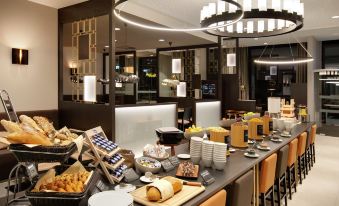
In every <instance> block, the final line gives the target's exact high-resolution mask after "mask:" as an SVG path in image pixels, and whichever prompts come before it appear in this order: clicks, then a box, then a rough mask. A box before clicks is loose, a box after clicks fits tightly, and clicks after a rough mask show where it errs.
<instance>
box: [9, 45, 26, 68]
mask: <svg viewBox="0 0 339 206" xmlns="http://www.w3.org/2000/svg"><path fill="white" fill-rule="evenodd" d="M12 64H22V65H28V50H26V49H16V48H12Z"/></svg>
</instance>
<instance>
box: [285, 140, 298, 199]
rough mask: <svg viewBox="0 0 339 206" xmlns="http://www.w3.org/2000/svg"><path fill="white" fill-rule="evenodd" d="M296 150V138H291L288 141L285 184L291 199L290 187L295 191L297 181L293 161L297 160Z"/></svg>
mask: <svg viewBox="0 0 339 206" xmlns="http://www.w3.org/2000/svg"><path fill="white" fill-rule="evenodd" d="M297 151H298V138H296V139H294V140H292V141H291V142H290V143H289V150H288V160H287V185H288V189H289V196H290V199H292V187H294V191H295V192H297V183H296V182H297V181H296V179H297V178H296V175H295V174H296V172H295V163H296V161H297Z"/></svg>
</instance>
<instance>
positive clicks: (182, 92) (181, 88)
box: [177, 82, 186, 97]
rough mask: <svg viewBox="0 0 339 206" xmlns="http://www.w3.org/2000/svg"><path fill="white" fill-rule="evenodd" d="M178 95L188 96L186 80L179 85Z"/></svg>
mask: <svg viewBox="0 0 339 206" xmlns="http://www.w3.org/2000/svg"><path fill="white" fill-rule="evenodd" d="M177 97H186V82H180V83H179V85H178V86H177Z"/></svg>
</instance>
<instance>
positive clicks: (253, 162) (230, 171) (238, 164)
mask: <svg viewBox="0 0 339 206" xmlns="http://www.w3.org/2000/svg"><path fill="white" fill-rule="evenodd" d="M312 124H313V123H302V124H298V125H297V126H296V127H295V128H294V129H293V130H292V132H291V137H289V138H283V137H282V139H283V142H280V143H274V142H272V141H269V140H265V141H266V142H267V143H268V144H269V147H271V150H270V151H261V150H257V149H256V151H257V153H258V154H259V155H260V157H259V158H256V159H252V158H248V157H245V156H244V151H245V150H244V149H238V150H237V151H236V152H234V153H232V154H231V155H230V157H229V158H228V159H227V164H226V167H225V169H224V170H223V171H217V170H214V169H211V168H206V169H207V170H208V171H209V172H210V173H211V175H212V176H213V177H214V178H215V179H216V181H215V182H214V183H213V184H211V185H209V186H207V187H206V190H205V191H204V192H203V193H201V194H200V195H198V196H196V197H195V198H193V199H191V200H190V201H188V202H186V203H185V204H184V205H185V206H194V205H199V204H201V203H202V202H204V201H205V200H207V199H208V198H209V197H211V196H213V195H214V194H215V193H217V192H218V191H220V190H221V189H223V188H225V187H226V186H227V185H229V184H231V183H232V182H233V181H235V180H236V179H238V178H239V177H240V176H242V175H243V174H245V173H246V172H247V171H249V170H250V169H253V168H258V164H259V163H260V162H261V161H262V160H264V159H265V158H267V157H268V156H270V155H271V154H273V153H275V152H277V151H278V150H279V149H280V148H282V147H283V146H285V145H286V144H288V143H289V142H291V141H292V140H293V139H295V138H297V137H298V136H299V135H300V134H301V133H303V132H305V131H307V132H308V131H309V130H310V128H311V126H312ZM204 169H205V168H203V167H201V170H204ZM201 170H200V171H201ZM175 172H176V171H175V170H172V171H170V172H168V173H161V174H160V175H161V176H168V175H169V176H175ZM198 181H200V182H202V178H201V177H199V179H198ZM132 184H134V185H143V183H141V182H140V181H139V180H137V181H135V182H133V183H132ZM134 205H135V206H138V205H140V204H138V203H135V204H134Z"/></svg>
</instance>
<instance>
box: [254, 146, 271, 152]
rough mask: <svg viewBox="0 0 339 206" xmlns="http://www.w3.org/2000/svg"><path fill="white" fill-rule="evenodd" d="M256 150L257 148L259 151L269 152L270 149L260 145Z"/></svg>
mask: <svg viewBox="0 0 339 206" xmlns="http://www.w3.org/2000/svg"><path fill="white" fill-rule="evenodd" d="M257 148H258V149H259V150H262V151H270V150H271V148H270V147H261V146H260V145H258V146H257Z"/></svg>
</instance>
